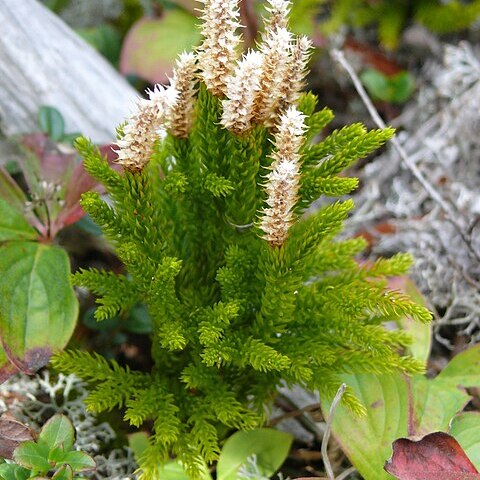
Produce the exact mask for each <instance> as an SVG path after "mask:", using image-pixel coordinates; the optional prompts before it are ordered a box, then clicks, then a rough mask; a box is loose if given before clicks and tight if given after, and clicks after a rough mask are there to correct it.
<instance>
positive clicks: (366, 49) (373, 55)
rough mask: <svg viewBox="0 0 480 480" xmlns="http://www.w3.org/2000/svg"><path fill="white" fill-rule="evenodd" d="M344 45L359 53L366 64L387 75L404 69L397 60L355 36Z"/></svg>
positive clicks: (349, 38)
mask: <svg viewBox="0 0 480 480" xmlns="http://www.w3.org/2000/svg"><path fill="white" fill-rule="evenodd" d="M343 46H344V48H345V49H347V50H350V51H352V52H355V53H357V54H358V55H359V56H360V58H361V60H362V61H363V63H364V64H365V65H370V66H372V67H374V68H375V69H376V70H378V71H380V72H382V73H384V74H385V75H395V74H397V73H399V72H401V71H402V68H401V67H400V66H399V65H398V64H397V63H396V62H394V61H392V60H391V59H390V58H389V57H387V56H386V55H384V54H383V53H381V52H380V51H379V50H378V49H375V48H372V47H371V46H370V45H367V44H366V43H362V42H359V41H358V40H356V39H355V38H353V37H348V38H347V39H346V40H345V43H344V45H343Z"/></svg>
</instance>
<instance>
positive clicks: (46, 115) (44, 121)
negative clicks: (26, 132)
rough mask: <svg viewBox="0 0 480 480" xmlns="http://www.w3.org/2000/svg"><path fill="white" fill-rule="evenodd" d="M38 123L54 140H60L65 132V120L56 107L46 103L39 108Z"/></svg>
mask: <svg viewBox="0 0 480 480" xmlns="http://www.w3.org/2000/svg"><path fill="white" fill-rule="evenodd" d="M38 125H39V126H40V130H41V131H42V132H43V133H46V134H47V135H48V136H49V137H50V138H51V139H52V140H54V141H55V142H59V141H60V140H61V139H62V137H63V135H64V133H65V120H64V119H63V116H62V114H61V113H60V112H59V111H58V110H57V109H56V108H55V107H50V106H47V105H44V106H42V107H40V109H39V110H38Z"/></svg>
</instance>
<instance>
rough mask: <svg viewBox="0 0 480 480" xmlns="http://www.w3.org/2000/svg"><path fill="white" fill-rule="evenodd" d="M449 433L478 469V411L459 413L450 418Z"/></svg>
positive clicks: (479, 419) (479, 442)
mask: <svg viewBox="0 0 480 480" xmlns="http://www.w3.org/2000/svg"><path fill="white" fill-rule="evenodd" d="M450 435H452V436H453V437H455V439H456V440H457V442H458V443H459V444H460V445H461V446H462V448H463V449H464V450H465V453H466V454H467V457H468V458H469V459H470V460H471V462H472V463H473V464H474V465H475V467H476V468H477V470H480V413H479V412H466V413H460V414H459V415H457V416H456V417H454V419H453V420H452V424H451V427H450Z"/></svg>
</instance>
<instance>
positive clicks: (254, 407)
mask: <svg viewBox="0 0 480 480" xmlns="http://www.w3.org/2000/svg"><path fill="white" fill-rule="evenodd" d="M315 107H316V99H315V97H314V96H313V95H311V94H305V95H303V97H302V99H301V101H300V104H299V108H300V109H301V110H302V111H303V112H304V113H305V114H306V115H307V119H306V124H307V128H308V130H307V132H306V138H307V139H308V140H307V143H305V145H304V146H303V147H302V151H301V154H302V159H303V166H302V176H301V186H300V192H299V195H300V198H299V201H298V203H297V211H296V214H297V215H298V219H297V221H296V223H295V224H294V225H293V226H292V227H291V229H290V232H289V238H288V240H287V241H286V243H284V245H282V246H281V247H274V246H271V245H270V244H269V243H268V242H267V241H265V240H264V239H263V238H262V235H263V233H262V232H261V231H260V230H259V228H258V224H259V222H258V219H259V216H261V212H262V208H263V207H264V202H265V192H264V187H263V185H264V183H265V177H266V174H267V173H268V167H269V165H270V163H271V161H272V160H271V157H270V155H271V153H272V150H273V148H274V145H273V142H272V138H273V137H272V134H271V132H269V131H268V130H267V129H265V128H264V127H262V126H257V127H255V128H254V129H252V130H251V131H250V132H248V133H246V134H245V135H243V136H241V137H239V136H235V135H234V134H232V133H230V132H229V131H227V130H225V129H223V128H221V126H220V121H219V120H220V110H221V105H220V102H219V100H218V99H217V98H215V97H213V96H211V95H210V94H209V93H207V92H206V90H204V89H203V88H201V91H200V93H199V98H198V100H197V108H196V121H195V124H194V127H193V131H192V132H191V134H190V136H189V137H188V138H187V139H178V138H173V137H168V138H167V139H166V140H164V142H163V143H162V144H161V145H159V147H158V149H157V152H156V154H155V155H154V158H153V159H152V160H151V162H150V163H149V165H148V166H147V167H146V168H145V169H144V170H143V171H142V172H140V173H129V172H125V173H124V174H119V173H117V172H116V171H115V170H113V169H111V168H110V167H109V166H108V163H107V161H106V160H105V159H102V158H101V156H100V155H99V153H98V151H97V150H96V149H95V148H93V147H92V146H91V145H90V143H89V142H88V141H87V140H85V139H80V140H78V142H77V147H78V149H79V150H80V152H81V153H82V155H83V156H84V158H85V166H86V169H87V170H88V171H89V173H90V174H91V175H92V176H94V177H95V178H97V179H98V180H99V181H100V182H102V183H103V184H104V185H105V187H106V190H107V192H108V193H109V196H110V200H109V202H108V204H107V203H106V202H105V201H104V200H103V199H102V198H101V197H100V196H99V195H98V194H97V193H88V194H86V195H84V197H83V201H82V203H83V207H84V209H85V210H86V211H87V212H88V214H89V215H90V216H91V217H92V218H93V219H94V220H95V221H96V222H97V223H98V224H99V225H100V226H101V227H102V228H103V231H104V233H105V235H106V236H107V237H108V238H109V239H110V240H111V241H112V242H113V244H114V245H115V246H116V250H117V253H118V256H119V257H120V259H121V260H122V261H123V263H124V264H125V266H126V269H127V271H128V276H122V275H118V276H116V275H113V274H111V273H105V272H101V271H97V270H94V269H93V270H86V271H80V272H78V273H76V274H75V275H74V281H75V284H76V285H79V286H83V287H86V288H89V289H90V290H91V291H92V292H93V293H95V294H96V295H97V296H98V304H99V308H98V310H97V314H96V317H97V319H98V320H103V319H105V318H108V317H110V316H114V315H115V314H117V313H118V312H119V311H126V310H128V309H130V308H131V307H132V306H133V305H134V304H135V303H137V302H143V303H145V304H146V306H147V307H148V311H149V313H150V315H151V317H152V320H153V324H154V329H153V330H154V332H153V339H152V344H153V347H152V359H153V362H154V367H153V369H152V371H151V372H149V373H140V372H132V371H129V370H128V369H123V368H121V367H120V366H118V365H117V364H116V363H113V362H111V363H108V362H107V361H105V360H103V359H101V358H100V357H98V356H97V355H90V354H88V353H79V352H66V353H63V354H60V355H58V356H56V357H54V364H55V365H56V366H57V367H58V368H60V369H61V370H62V371H64V372H72V373H76V374H77V375H79V376H80V377H82V378H84V379H85V380H86V381H88V382H89V383H90V384H91V385H92V391H91V393H90V396H89V397H88V399H87V403H88V406H89V408H90V409H92V410H94V411H102V410H106V409H107V410H108V409H111V408H114V407H122V408H124V409H125V420H127V421H128V422H130V423H131V424H132V425H134V426H137V427H139V426H140V425H142V424H143V422H146V421H149V422H151V423H150V424H151V425H153V434H152V436H151V438H150V441H149V447H148V449H147V451H146V453H145V455H144V456H143V458H142V459H141V461H140V466H141V469H142V472H143V474H142V475H143V478H145V479H155V478H157V476H156V475H157V469H158V468H159V465H160V464H161V462H163V461H165V460H167V459H168V458H169V457H170V456H171V455H175V456H177V457H178V458H179V459H180V460H181V461H182V462H183V463H184V465H185V466H186V469H187V472H188V474H189V476H191V477H192V478H196V477H198V476H199V475H200V473H201V471H202V468H204V464H205V461H206V462H211V461H214V460H215V459H216V458H217V456H218V453H219V448H220V447H219V442H220V441H221V439H222V438H223V437H224V436H225V435H226V433H227V432H228V431H229V430H231V429H251V428H254V427H256V426H259V425H261V424H262V423H263V422H264V421H265V417H266V414H265V411H266V410H265V406H268V405H269V403H270V402H271V401H272V399H273V398H274V396H275V392H276V388H277V386H278V385H279V384H280V382H282V381H284V382H286V383H287V384H288V385H294V384H300V385H303V386H304V387H306V388H308V389H311V390H318V391H319V392H320V393H321V395H326V396H329V397H331V396H332V395H334V394H335V392H336V391H337V389H338V387H339V385H340V381H339V378H338V375H339V374H341V373H343V372H390V371H393V370H398V369H400V370H402V371H405V372H417V371H419V370H421V369H422V366H421V365H420V364H418V363H417V362H416V361H415V360H414V359H412V358H411V357H408V356H401V355H400V354H399V353H401V352H402V349H403V348H404V347H405V346H406V345H407V344H408V342H409V338H408V336H407V335H406V334H405V333H404V332H402V331H401V330H387V329H385V328H384V326H383V324H384V323H385V322H387V321H388V322H391V321H396V320H399V319H401V318H402V317H404V316H411V317H413V318H415V319H417V320H420V321H428V320H429V319H430V314H429V312H428V311H426V310H425V309H424V308H423V307H420V306H418V305H416V304H415V303H413V302H412V301H410V300H409V299H408V298H407V297H405V296H403V295H401V294H400V293H398V292H388V291H386V278H387V277H388V276H391V275H399V274H403V273H405V271H406V270H407V269H408V266H409V265H410V263H411V259H410V257H409V256H408V255H397V256H395V257H393V258H391V259H382V260H379V261H378V262H376V263H374V264H371V265H369V266H367V265H359V264H358V263H357V262H356V261H355V260H354V257H355V256H356V255H357V254H358V253H359V252H361V250H362V249H363V248H364V247H365V242H364V241H363V240H362V239H353V240H344V241H336V240H335V237H336V236H337V234H338V233H339V232H340V231H341V230H342V225H343V222H344V220H345V219H346V218H347V216H348V215H349V213H350V211H351V210H352V208H353V203H352V201H350V200H349V201H338V202H336V203H332V204H329V205H328V206H325V207H323V208H321V209H319V210H317V211H316V212H314V213H311V214H309V215H302V214H303V213H304V211H305V210H306V209H307V208H308V207H310V205H311V203H312V201H313V200H315V199H316V198H318V196H319V195H322V194H323V195H343V194H345V193H348V192H350V191H352V190H353V189H354V188H355V187H356V186H357V180H356V179H352V178H347V177H344V176H339V175H341V172H342V171H343V170H344V169H346V168H347V167H349V166H350V165H351V164H352V163H353V162H355V161H356V160H357V159H358V158H361V157H364V156H366V155H367V154H369V153H370V152H372V151H373V150H374V149H376V148H377V147H379V146H380V145H382V144H383V143H384V142H385V141H386V140H388V138H389V137H390V136H391V135H392V133H393V132H392V130H391V129H387V130H375V131H370V132H367V131H366V130H365V128H364V127H363V126H362V125H358V124H354V125H350V126H348V127H345V128H343V129H341V130H338V131H334V132H333V133H332V134H331V135H330V136H328V137H326V138H324V139H323V140H322V141H321V142H320V143H318V144H316V145H311V144H310V141H311V140H312V139H313V138H314V137H315V136H316V135H317V134H318V133H319V132H321V130H322V129H323V128H324V127H325V126H326V125H327V124H328V122H329V121H331V119H332V114H331V112H330V111H329V110H327V109H324V110H321V111H319V112H317V113H314V110H315ZM344 400H345V402H347V403H348V405H349V406H350V407H351V408H352V409H354V410H355V411H357V412H358V413H362V409H363V407H362V405H361V404H359V402H358V401H357V400H356V398H355V397H354V396H353V395H352V394H351V392H349V391H347V393H346V395H345V396H344Z"/></svg>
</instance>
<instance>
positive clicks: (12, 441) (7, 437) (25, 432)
mask: <svg viewBox="0 0 480 480" xmlns="http://www.w3.org/2000/svg"><path fill="white" fill-rule="evenodd" d="M28 440H35V433H34V432H33V430H31V429H30V427H28V426H27V425H24V424H23V423H21V422H19V421H18V420H17V419H16V418H15V417H14V416H13V415H11V414H10V413H8V412H7V413H4V414H3V415H2V416H1V417H0V457H2V458H8V459H10V460H11V459H12V456H13V451H14V450H15V449H16V448H17V447H18V445H20V443H22V442H26V441H28Z"/></svg>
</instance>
